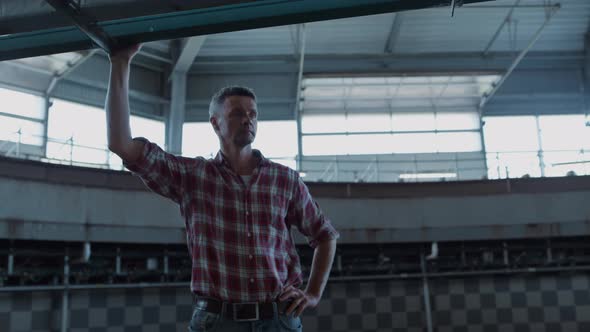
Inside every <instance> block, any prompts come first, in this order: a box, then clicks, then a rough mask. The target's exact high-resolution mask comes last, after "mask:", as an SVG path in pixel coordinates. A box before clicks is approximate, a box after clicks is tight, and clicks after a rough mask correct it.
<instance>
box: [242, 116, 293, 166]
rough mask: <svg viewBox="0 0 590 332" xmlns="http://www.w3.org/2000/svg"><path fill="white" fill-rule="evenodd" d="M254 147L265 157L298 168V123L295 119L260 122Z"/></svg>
mask: <svg viewBox="0 0 590 332" xmlns="http://www.w3.org/2000/svg"><path fill="white" fill-rule="evenodd" d="M278 138H280V139H278ZM252 147H253V148H254V149H258V150H260V151H261V152H262V154H264V156H265V157H267V158H269V159H271V160H273V161H275V162H277V163H280V164H283V165H285V166H288V167H291V168H293V169H296V165H295V157H296V156H297V124H296V123H295V121H260V122H258V131H257V133H256V138H255V139H254V143H253V144H252Z"/></svg>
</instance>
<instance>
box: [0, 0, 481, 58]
mask: <svg viewBox="0 0 590 332" xmlns="http://www.w3.org/2000/svg"><path fill="white" fill-rule="evenodd" d="M49 1H52V2H60V1H58V0H49ZM483 1H489V0H464V1H463V2H464V3H475V2H483ZM212 3H215V2H214V1H209V5H210V7H208V8H204V9H203V8H201V9H191V10H175V9H174V8H170V9H169V10H168V12H165V13H162V14H155V15H151V16H141V17H140V16H131V17H127V18H126V19H117V20H109V21H101V22H99V23H96V24H95V25H92V24H90V23H91V22H88V21H85V20H82V21H81V23H85V24H82V26H86V27H87V28H88V27H90V28H91V29H86V31H85V32H90V35H91V36H92V35H94V37H98V38H95V40H94V42H96V43H102V46H101V47H103V48H105V49H108V50H110V48H111V47H112V45H113V44H112V43H111V41H116V42H117V43H118V44H119V45H128V44H132V43H139V42H148V41H155V40H164V39H178V38H184V37H192V36H197V35H208V34H212V33H220V32H228V31H238V30H246V29H254V28H263V27H269V26H280V25H287V24H297V23H303V22H312V21H322V20H331V19H337V18H344V17H354V16H364V15H372V14H382V13H388V12H397V11H402V10H410V9H421V8H429V7H437V6H448V5H449V4H450V3H451V0H397V1H392V0H323V1H317V0H298V1H284V0H261V1H224V2H222V5H219V2H217V4H216V5H213V4H212ZM228 3H230V4H228ZM136 5H137V6H143V4H142V3H141V2H140V1H138V2H137V3H136ZM112 10H117V7H116V6H114V7H113V8H112ZM70 11H73V12H74V13H75V12H76V11H75V10H73V9H70ZM139 11H141V10H140V9H138V12H139ZM39 21H40V22H42V21H43V19H42V17H41V18H40V19H39ZM39 25H40V26H43V23H39ZM29 28H31V27H29ZM32 28H33V30H32V31H30V32H18V31H17V32H15V33H12V34H10V33H8V34H6V35H3V36H1V37H0V61H2V60H8V59H15V58H23V57H31V56H39V55H46V54H52V53H62V52H71V51H77V50H83V49H89V48H94V44H93V42H92V41H91V40H90V39H89V38H88V37H87V35H86V34H84V33H81V32H80V31H79V30H78V27H75V26H69V27H61V28H53V29H35V28H34V27H32ZM92 28H94V29H92ZM98 29H101V30H98ZM29 30H30V29H29ZM99 31H103V32H104V34H101V33H100V32H99ZM107 37H108V38H110V40H111V41H109V40H108V38H107Z"/></svg>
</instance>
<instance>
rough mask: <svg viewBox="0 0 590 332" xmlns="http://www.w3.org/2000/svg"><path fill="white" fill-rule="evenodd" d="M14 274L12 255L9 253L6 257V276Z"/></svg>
mask: <svg viewBox="0 0 590 332" xmlns="http://www.w3.org/2000/svg"><path fill="white" fill-rule="evenodd" d="M13 273H14V254H13V253H12V252H11V253H10V254H9V255H8V275H9V276H10V275H12V274H13Z"/></svg>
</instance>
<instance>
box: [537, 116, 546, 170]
mask: <svg viewBox="0 0 590 332" xmlns="http://www.w3.org/2000/svg"><path fill="white" fill-rule="evenodd" d="M535 124H536V126H537V143H538V144H539V151H538V152H537V157H538V158H539V169H540V170H541V177H545V158H544V157H543V138H542V136H541V126H540V125H539V116H538V115H537V116H535Z"/></svg>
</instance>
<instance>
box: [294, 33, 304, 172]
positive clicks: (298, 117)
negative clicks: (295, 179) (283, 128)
mask: <svg viewBox="0 0 590 332" xmlns="http://www.w3.org/2000/svg"><path fill="white" fill-rule="evenodd" d="M299 27H300V37H299V38H300V40H299V71H298V72H297V93H296V97H295V119H296V120H297V171H299V172H301V171H302V170H303V137H302V128H301V125H302V123H301V122H302V114H301V109H300V108H301V85H302V81H303V65H304V62H305V37H306V32H305V31H306V30H305V24H301V25H299Z"/></svg>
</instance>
